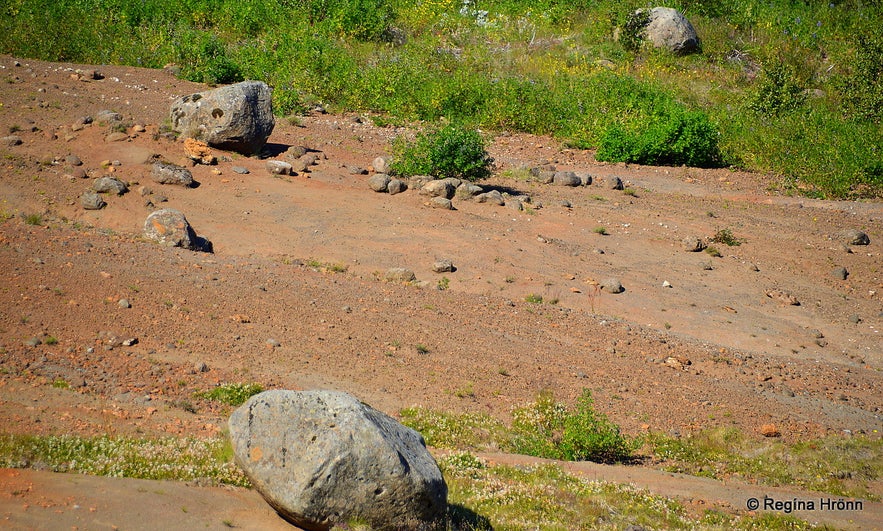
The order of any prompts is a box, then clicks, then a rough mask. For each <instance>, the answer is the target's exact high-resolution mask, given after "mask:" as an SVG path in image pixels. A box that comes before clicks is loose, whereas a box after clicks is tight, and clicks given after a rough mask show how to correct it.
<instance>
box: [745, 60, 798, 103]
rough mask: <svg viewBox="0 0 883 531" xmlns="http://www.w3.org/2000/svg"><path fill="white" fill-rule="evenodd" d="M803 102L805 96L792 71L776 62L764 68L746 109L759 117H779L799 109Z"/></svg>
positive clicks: (790, 68)
mask: <svg viewBox="0 0 883 531" xmlns="http://www.w3.org/2000/svg"><path fill="white" fill-rule="evenodd" d="M805 101H806V95H805V94H804V93H803V87H802V86H801V85H800V83H799V82H798V81H797V78H796V74H795V72H794V69H793V68H792V67H790V66H788V65H786V64H784V63H781V62H777V63H775V64H773V65H768V66H764V68H763V72H762V74H761V77H760V84H759V85H758V87H757V89H756V91H755V92H754V94H753V95H752V96H751V99H750V100H749V102H748V108H749V109H751V110H752V111H754V112H755V113H756V114H759V115H761V116H780V115H782V114H785V113H788V112H791V111H793V110H795V109H797V108H799V107H800V106H801V105H803V103H804V102H805Z"/></svg>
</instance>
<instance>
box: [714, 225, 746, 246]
mask: <svg viewBox="0 0 883 531" xmlns="http://www.w3.org/2000/svg"><path fill="white" fill-rule="evenodd" d="M711 241H713V242H715V243H722V244H724V245H728V246H730V247H734V246H739V245H742V242H743V240H741V239H739V238H737V237H736V236H734V235H733V231H731V230H730V229H720V230H718V231H717V232H716V233H714V236H712V237H711Z"/></svg>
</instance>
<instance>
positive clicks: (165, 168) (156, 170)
mask: <svg viewBox="0 0 883 531" xmlns="http://www.w3.org/2000/svg"><path fill="white" fill-rule="evenodd" d="M150 175H151V178H152V179H153V180H154V181H156V182H158V183H160V184H177V185H180V186H193V174H192V173H190V170H188V169H187V168H184V167H183V166H178V165H176V164H169V163H168V162H155V163H153V168H152V169H151V171H150Z"/></svg>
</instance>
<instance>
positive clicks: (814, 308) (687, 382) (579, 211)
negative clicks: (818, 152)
mask: <svg viewBox="0 0 883 531" xmlns="http://www.w3.org/2000/svg"><path fill="white" fill-rule="evenodd" d="M16 64H18V66H16ZM76 68H94V67H85V66H82V65H61V64H53V63H42V62H38V61H30V60H19V62H18V63H17V62H16V61H15V60H14V59H13V58H9V57H0V81H2V82H3V83H2V84H0V104H2V106H0V133H2V134H3V135H5V134H7V133H6V132H7V131H15V132H14V134H15V135H17V136H19V137H21V139H22V141H23V143H22V144H21V145H18V146H10V147H5V146H4V147H0V157H2V160H0V164H2V165H0V212H3V213H4V214H7V215H12V217H11V218H10V219H8V220H6V221H4V222H2V223H0V264H2V268H0V275H2V276H0V347H2V349H0V364H2V371H0V419H2V425H3V431H6V432H20V433H69V432H75V433H85V434H90V433H120V434H123V433H125V434H135V433H141V434H146V435H160V434H197V435H210V434H216V433H218V432H219V431H220V430H222V429H223V427H224V422H225V418H226V414H227V413H228V409H227V408H225V407H224V406H219V405H217V404H214V403H212V402H209V401H205V400H202V399H196V398H194V397H193V393H194V392H196V391H202V390H206V389H210V388H211V387H213V386H214V385H215V384H217V383H221V382H251V381H256V382H260V383H262V384H263V385H264V386H265V387H273V388H292V389H306V388H333V389H341V390H346V391H349V392H351V393H354V394H355V395H357V396H359V397H360V398H361V399H363V400H365V401H366V402H369V403H371V404H373V405H374V406H376V407H378V408H380V409H382V410H384V411H386V412H388V413H390V414H393V415H394V414H396V412H397V411H399V410H400V409H401V408H403V407H406V406H411V405H422V406H427V407H431V408H436V409H441V410H452V411H473V412H487V413H490V414H492V415H494V416H498V417H501V418H505V417H506V415H507V414H508V412H509V411H510V410H511V408H512V407H513V406H515V405H518V404H522V403H525V402H527V401H530V400H531V399H532V398H533V397H535V395H536V394H537V393H538V392H539V391H541V390H546V389H548V390H551V391H553V392H554V393H555V395H556V396H557V397H558V398H560V399H561V400H564V401H572V400H573V399H574V398H575V397H576V396H577V395H579V393H580V392H581V390H582V389H583V388H589V389H591V390H592V392H593V394H594V396H595V398H596V401H597V407H598V409H600V410H601V411H603V412H605V413H606V414H608V415H609V416H610V417H611V419H612V420H614V421H615V422H616V423H618V424H620V425H621V426H622V427H623V429H624V430H625V431H626V432H628V433H629V434H638V433H640V432H643V431H647V430H653V431H663V432H672V431H677V432H680V433H686V432H688V431H690V430H700V429H705V428H710V427H715V426H721V425H734V426H737V427H739V428H741V429H743V430H745V431H746V432H752V433H758V432H759V429H760V426H761V425H762V424H765V423H774V424H776V426H777V427H778V429H779V430H780V431H781V432H782V435H783V437H785V438H786V439H788V440H796V439H799V438H803V437H809V436H817V435H821V434H824V433H830V432H834V433H841V432H843V431H844V430H849V432H851V433H866V434H870V435H872V436H879V431H880V429H881V420H880V415H881V411H883V391H881V389H883V379H881V376H880V370H881V368H883V347H881V345H883V340H881V334H880V329H881V328H883V303H881V294H883V271H881V268H883V259H881V252H880V243H881V241H883V205H881V204H880V203H872V202H834V201H819V200H811V199H804V198H799V197H787V196H783V195H779V194H776V193H774V192H770V191H769V190H768V188H769V184H770V183H774V182H775V181H774V180H772V179H769V178H766V177H764V176H759V175H753V174H747V173H741V172H734V171H730V170H697V169H692V168H662V167H660V168H655V167H635V166H624V165H607V164H600V163H597V162H595V161H594V159H593V158H592V155H591V153H590V152H583V151H577V150H568V149H565V148H563V147H562V146H561V145H560V144H559V143H558V142H556V141H554V140H552V139H549V138H538V137H532V136H527V135H502V136H498V137H497V138H496V139H495V140H494V141H493V144H492V145H491V147H490V151H491V154H492V155H493V156H494V158H495V159H496V165H497V169H498V170H499V171H496V172H495V176H494V177H493V178H492V179H490V180H489V181H488V182H487V183H485V184H489V185H493V186H498V187H504V188H507V189H513V190H516V191H519V192H524V193H527V194H529V195H530V196H531V197H532V198H533V201H534V204H535V206H536V208H533V209H531V210H528V211H522V212H517V211H515V210H513V209H511V208H508V207H496V206H491V205H488V204H479V203H476V202H473V201H464V200H457V199H455V201H454V204H455V207H456V210H454V211H443V210H438V209H432V208H429V207H428V206H427V205H426V198H425V197H423V196H421V195H419V194H418V193H417V192H416V191H414V190H409V191H408V192H406V193H404V194H400V195H395V196H389V195H386V194H377V193H374V192H372V191H371V190H370V189H369V188H368V186H367V183H366V181H367V178H368V177H367V176H364V175H355V174H353V173H351V171H350V169H349V168H351V167H353V166H361V167H365V168H367V167H369V165H370V164H371V162H372V160H373V158H374V157H375V156H377V155H380V154H384V153H388V152H389V150H390V145H389V140H390V138H392V137H394V136H396V135H399V134H405V133H406V131H404V130H402V129H395V128H377V127H374V126H373V125H370V121H365V122H362V123H359V122H358V121H357V120H355V119H354V118H355V117H354V116H350V115H345V116H344V115H318V114H317V115H313V116H308V117H305V118H302V119H301V120H300V123H299V124H295V125H292V124H289V123H288V122H287V121H285V120H279V121H278V123H277V126H276V129H275V131H274V133H273V135H272V137H271V138H270V143H271V148H273V149H275V150H276V151H279V152H281V151H283V150H284V149H286V148H288V147H289V146H293V145H304V146H306V147H308V148H310V149H313V150H317V151H318V152H320V153H321V154H322V155H323V158H322V160H320V161H319V164H318V165H317V166H314V167H313V168H312V172H311V173H309V174H305V175H298V176H292V177H288V178H278V177H274V176H271V175H269V174H268V173H267V172H266V170H265V169H264V161H262V160H259V159H257V158H248V157H243V156H240V155H236V154H233V153H221V152H217V153H216V155H218V156H219V157H221V162H220V163H219V164H218V165H217V166H196V167H193V168H192V172H193V175H194V177H195V179H196V180H197V181H198V182H199V186H198V187H197V188H192V189H188V188H181V187H174V186H166V185H159V184H156V183H153V182H152V181H151V180H150V176H149V166H148V165H146V164H144V162H145V161H146V160H147V159H148V158H149V157H150V156H151V155H160V156H161V157H163V158H165V159H167V160H169V161H172V162H179V161H181V160H182V158H183V145H182V143H181V142H179V141H173V140H168V139H165V138H162V137H161V136H159V135H157V133H158V132H159V129H160V126H161V125H162V124H163V122H164V121H165V120H166V117H167V114H168V109H169V105H170V103H171V101H172V100H173V99H175V98H177V97H179V96H181V95H184V94H188V93H192V92H196V91H200V90H204V89H205V87H204V86H201V85H196V84H193V83H188V82H184V81H181V80H178V79H175V78H174V77H172V76H171V75H170V74H168V73H166V72H163V71H152V70H141V69H131V68H121V67H99V68H98V70H99V71H100V72H101V73H102V74H103V75H104V79H102V80H93V81H83V80H78V79H75V78H74V77H73V76H72V74H73V73H74V69H76ZM104 109H111V110H114V111H117V112H120V113H121V114H123V116H124V122H125V123H126V124H127V125H133V126H134V125H136V124H140V125H143V126H145V129H146V131H144V132H135V129H134V128H129V129H128V132H129V137H128V139H126V140H123V141H118V142H108V141H107V136H108V134H109V133H110V129H109V126H108V125H106V124H101V123H97V122H96V123H93V124H92V125H90V126H88V127H85V128H83V129H82V130H79V131H74V130H72V128H71V126H72V125H73V124H74V123H75V122H76V121H77V120H78V119H79V118H80V117H82V116H86V115H91V116H96V115H97V113H98V112H99V111H101V110H104ZM0 136H2V135H0ZM71 154H73V155H76V156H78V157H79V158H80V159H81V160H82V161H83V162H84V165H83V166H82V167H81V168H82V169H84V170H86V171H87V172H88V176H89V177H90V178H88V179H86V178H84V179H80V178H76V177H74V178H71V177H70V176H71V175H73V174H74V171H75V170H77V168H75V167H73V166H70V165H69V164H67V163H66V162H65V157H66V156H68V155H71ZM102 161H119V163H120V165H119V166H111V168H112V169H113V170H114V171H113V174H114V175H116V176H118V177H120V178H121V179H123V180H125V181H128V182H129V183H130V188H131V191H130V192H129V193H127V194H125V195H123V196H121V197H108V198H106V200H107V202H108V206H107V207H106V208H105V209H103V210H100V211H85V210H83V209H82V208H81V207H80V203H79V195H80V194H81V193H82V192H83V190H85V189H86V188H88V187H89V186H90V185H91V182H92V178H94V177H98V176H101V175H104V174H106V173H109V170H108V169H105V168H104V167H102ZM547 163H551V164H554V165H556V166H557V167H558V168H560V169H567V170H571V169H572V170H576V171H583V172H589V173H591V174H592V175H594V176H596V181H603V177H606V176H611V175H616V176H620V177H621V178H622V179H623V180H624V181H626V185H627V186H628V187H629V188H630V189H631V190H633V191H634V195H628V194H626V193H623V192H622V191H616V190H611V189H608V188H607V187H605V186H603V185H601V184H598V183H596V184H593V185H591V186H588V187H579V188H564V187H555V186H552V185H542V184H537V183H535V182H527V181H524V180H516V179H513V178H506V177H504V173H503V172H504V170H507V169H513V168H518V167H520V166H523V165H527V166H536V165H540V164H547ZM233 166H244V167H246V168H248V169H249V170H250V171H251V173H250V174H248V175H240V174H237V173H234V172H233V171H232V167H233ZM140 186H144V187H146V188H148V189H150V191H152V193H151V194H147V195H141V193H139V191H138V189H139V187H140ZM159 196H165V197H166V198H167V202H160V198H159ZM147 200H151V201H152V202H153V203H154V204H155V205H157V206H158V207H170V208H177V209H179V210H181V211H183V212H184V213H185V214H186V216H187V218H188V219H189V220H190V222H191V223H192V225H193V227H194V229H195V230H196V231H197V233H198V234H199V235H200V236H203V237H205V238H207V239H209V240H211V242H212V243H213V245H214V250H215V252H214V254H206V253H197V252H191V251H186V250H182V249H170V248H164V247H160V246H158V245H156V244H153V243H149V242H147V241H144V240H143V239H142V238H141V237H140V234H141V228H142V226H143V223H144V219H145V218H146V216H147V214H149V213H150V211H151V208H149V207H147V206H145V203H146V201H147ZM564 200H567V201H569V202H570V204H571V205H572V206H571V207H564V206H561V202H562V201H564ZM540 205H542V207H540ZM32 214H40V216H41V221H40V223H41V224H40V225H32V224H28V223H27V222H26V219H25V218H26V216H28V215H32ZM4 217H5V216H4ZM31 221H34V219H31ZM598 227H604V228H606V232H607V233H608V234H607V235H600V234H597V233H596V230H595V229H596V228H598ZM853 228H854V229H861V230H863V231H865V232H866V233H867V234H868V235H869V236H870V239H871V244H870V245H869V246H851V247H850V246H847V245H845V244H844V240H843V238H842V237H841V236H840V233H841V232H842V231H843V230H845V229H853ZM720 229H729V230H730V231H731V232H732V233H733V234H734V235H735V236H736V237H737V238H739V239H741V240H743V243H742V244H741V245H739V246H727V245H724V244H720V243H718V244H713V245H714V246H715V247H717V248H718V249H719V250H720V251H721V253H722V254H723V256H722V257H718V258H714V257H711V256H710V255H708V254H706V253H689V252H686V251H684V250H683V248H682V244H681V240H682V239H683V238H684V237H686V236H699V237H708V236H711V235H713V234H715V233H716V232H717V231H718V230H720ZM599 251H603V254H602V253H600V252H599ZM437 258H449V259H451V260H452V261H453V263H454V264H455V266H456V267H457V270H456V271H455V272H453V273H444V274H437V273H433V272H432V270H431V266H432V264H433V262H434V260H435V259H437ZM313 262H316V263H327V264H340V265H343V266H346V268H347V269H346V271H345V272H337V273H335V272H333V271H329V270H321V268H314V267H310V264H312V263H313ZM704 264H708V265H710V266H711V267H712V269H706V268H704V267H703V265H704ZM752 265H753V266H756V267H751V266H752ZM841 266H842V267H846V268H847V269H848V271H849V276H848V278H847V280H838V279H836V278H835V277H834V275H833V274H832V271H833V270H834V269H835V268H837V267H841ZM391 267H407V268H410V269H412V270H414V271H415V272H416V273H417V277H418V280H419V281H424V282H425V285H424V286H423V287H419V286H415V285H399V284H393V283H387V282H384V281H382V280H380V277H382V272H384V271H385V270H386V269H388V268H391ZM754 269H757V270H754ZM443 277H445V278H447V279H448V281H447V282H448V289H446V290H439V289H437V288H436V287H437V286H438V285H439V282H440V281H441V280H442V278H443ZM608 277H617V278H619V279H620V280H621V281H622V284H623V285H624V287H625V292H623V293H621V294H616V295H614V294H609V293H600V294H596V293H595V290H594V287H593V285H592V284H591V283H588V282H587V281H589V280H596V281H603V280H604V279H606V278H608ZM663 282H668V283H670V284H671V287H663ZM776 289H778V290H785V291H787V292H789V293H791V294H792V295H793V296H794V297H796V298H797V300H799V301H800V305H799V306H791V305H784V304H783V303H781V302H778V301H777V300H775V299H773V298H770V297H768V296H767V295H766V292H768V291H771V290H776ZM529 294H537V295H541V296H542V297H543V299H544V300H545V301H546V302H545V303H542V304H534V303H529V302H526V301H525V300H524V299H525V297H526V296H527V295H529ZM122 298H125V299H128V300H129V301H130V302H131V305H132V307H131V308H126V309H124V308H121V307H120V306H119V304H118V301H119V300H120V299H122ZM550 301H555V304H551V303H549V302H550ZM818 336H823V337H818ZM33 337H40V338H41V339H42V341H43V344H41V345H38V346H36V347H32V346H28V345H26V342H27V341H28V340H29V339H30V338H33ZM50 337H52V338H56V339H57V343H56V344H48V343H51V340H50V341H48V342H47V339H49V338H50ZM270 338H272V339H275V340H277V341H278V342H279V343H280V346H278V347H276V348H273V347H270V346H268V344H267V340H268V339H270ZM129 339H136V340H137V342H135V344H133V345H131V346H125V345H123V344H121V343H122V342H123V341H124V340H129ZM418 345H420V346H422V347H425V349H423V348H418ZM90 350H91V352H90ZM423 350H428V352H422V351H423ZM669 357H673V358H678V359H680V360H681V361H683V362H687V361H689V364H687V365H684V366H682V367H680V366H677V364H674V365H675V366H671V365H670V364H666V363H665V360H666V359H667V358H669ZM198 363H205V364H206V365H207V367H208V371H205V372H200V371H197V370H196V366H197V364H198ZM62 380H63V381H64V382H67V383H68V384H70V385H71V387H69V388H63V387H64V386H63V385H62V384H60V383H57V382H60V381H62ZM54 383H55V384H56V385H53V384H54ZM188 410H190V411H188ZM192 410H195V411H196V412H195V413H193V412H191V411H192ZM758 437H759V435H758Z"/></svg>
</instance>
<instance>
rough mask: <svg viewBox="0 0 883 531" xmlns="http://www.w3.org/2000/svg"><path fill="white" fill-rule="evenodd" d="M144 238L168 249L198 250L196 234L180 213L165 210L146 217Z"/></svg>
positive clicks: (169, 209)
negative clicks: (166, 246)
mask: <svg viewBox="0 0 883 531" xmlns="http://www.w3.org/2000/svg"><path fill="white" fill-rule="evenodd" d="M144 237H145V238H147V239H148V240H152V241H155V242H158V243H161V244H163V245H168V246H170V247H183V248H185V249H193V250H196V249H198V247H199V245H198V242H197V238H196V232H194V231H193V228H192V227H191V226H190V223H189V222H188V221H187V218H186V217H184V214H182V213H181V212H180V211H178V210H175V209H172V208H165V209H162V210H157V211H155V212H153V213H151V214H150V215H149V216H147V219H146V220H145V221H144Z"/></svg>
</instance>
